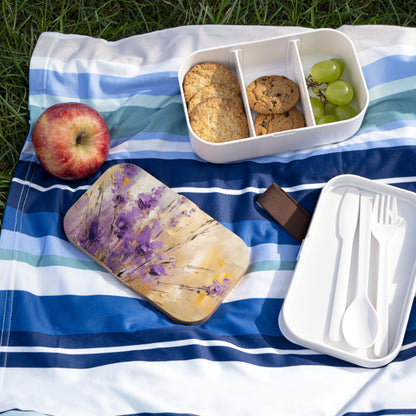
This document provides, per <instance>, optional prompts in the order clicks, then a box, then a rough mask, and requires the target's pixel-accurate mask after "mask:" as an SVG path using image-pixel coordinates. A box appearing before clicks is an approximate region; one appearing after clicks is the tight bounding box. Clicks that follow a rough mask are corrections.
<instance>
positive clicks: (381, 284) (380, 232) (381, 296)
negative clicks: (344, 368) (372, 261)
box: [371, 194, 397, 357]
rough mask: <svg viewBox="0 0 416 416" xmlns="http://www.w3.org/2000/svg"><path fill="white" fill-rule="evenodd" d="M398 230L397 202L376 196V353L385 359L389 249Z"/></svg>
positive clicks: (383, 196) (390, 198) (373, 225)
mask: <svg viewBox="0 0 416 416" xmlns="http://www.w3.org/2000/svg"><path fill="white" fill-rule="evenodd" d="M396 230H397V201H396V198H394V197H392V196H390V195H384V194H381V195H376V197H375V200H374V205H373V213H372V220H371V232H372V234H373V236H374V238H375V239H376V240H377V242H378V246H379V250H378V278H377V299H376V311H377V314H378V320H379V331H378V333H377V337H376V340H375V342H374V353H375V355H376V356H378V357H384V356H385V355H387V353H388V349H389V345H388V344H389V336H388V332H389V305H388V286H389V285H388V274H387V272H388V249H389V245H390V243H391V241H392V240H393V237H394V235H395V233H396Z"/></svg>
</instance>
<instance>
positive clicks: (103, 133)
mask: <svg viewBox="0 0 416 416" xmlns="http://www.w3.org/2000/svg"><path fill="white" fill-rule="evenodd" d="M32 142H33V148H34V149H35V153H36V156H37V157H38V159H39V162H40V164H41V165H42V166H43V167H44V169H45V170H46V171H47V172H49V173H50V174H52V175H54V176H56V177H58V178H60V179H68V180H80V179H85V178H87V177H88V176H91V175H93V174H94V173H95V172H97V170H98V169H99V168H100V167H101V165H102V164H103V163H104V160H105V159H106V157H107V155H108V152H109V150H110V132H109V130H108V126H107V123H106V122H105V120H104V118H103V117H102V115H101V114H100V113H99V112H98V111H96V110H94V109H93V108H92V107H90V106H88V105H86V104H81V103H60V104H55V105H53V106H51V107H49V108H48V109H46V110H45V111H44V112H43V113H42V114H41V115H40V117H39V118H38V120H37V121H36V124H35V126H34V127H33V131H32Z"/></svg>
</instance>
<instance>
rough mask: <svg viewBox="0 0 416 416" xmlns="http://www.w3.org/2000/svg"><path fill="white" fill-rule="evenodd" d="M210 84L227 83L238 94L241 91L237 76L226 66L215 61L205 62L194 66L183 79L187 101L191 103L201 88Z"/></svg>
mask: <svg viewBox="0 0 416 416" xmlns="http://www.w3.org/2000/svg"><path fill="white" fill-rule="evenodd" d="M210 84H221V85H226V86H227V87H228V88H231V89H232V90H233V91H234V92H235V93H236V94H239V93H240V86H239V85H238V82H237V79H236V77H235V76H234V74H233V73H232V72H231V71H230V70H229V69H228V68H227V67H226V66H224V65H221V64H217V63H213V62H203V63H201V64H197V65H195V66H193V67H192V68H191V69H190V70H189V71H188V72H187V73H186V75H185V77H184V79H183V92H184V95H185V101H186V102H187V103H189V101H190V100H191V98H192V97H193V96H194V95H195V94H196V93H197V92H198V91H199V90H201V89H202V88H204V87H206V86H207V85H210Z"/></svg>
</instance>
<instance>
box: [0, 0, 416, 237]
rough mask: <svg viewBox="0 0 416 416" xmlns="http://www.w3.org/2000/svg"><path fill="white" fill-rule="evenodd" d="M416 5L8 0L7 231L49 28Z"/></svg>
mask: <svg viewBox="0 0 416 416" xmlns="http://www.w3.org/2000/svg"><path fill="white" fill-rule="evenodd" d="M414 12H415V7H414V6H413V3H412V1H409V0H404V1H393V0H384V1H379V0H355V1H351V0H343V1H332V0H326V1H304V0H292V1H271V0H251V1H242V0H172V1H168V0H159V1H157V0H145V1H137V2H136V1H132V0H120V1H99V0H78V1H74V0H68V1H64V0H55V1H54V0H50V1H49V0H42V1H37V0H2V6H1V17H0V19H1V20H0V21H2V22H3V23H2V24H1V25H0V42H1V47H0V54H1V55H0V71H1V73H0V74H1V82H0V230H1V221H2V218H3V212H4V207H5V204H6V199H7V195H8V191H9V187H10V182H11V179H12V177H13V172H14V170H15V168H16V164H17V161H18V158H19V154H20V151H21V149H22V145H23V143H24V140H25V138H26V135H27V131H28V71H29V61H30V57H31V55H32V51H33V48H34V46H35V45H36V41H37V39H38V37H39V35H40V34H41V33H42V32H44V31H57V32H62V33H77V34H81V35H89V36H94V37H101V38H104V39H107V40H110V41H114V40H118V39H121V38H124V37H127V36H132V35H137V34H141V33H148V32H151V31H156V30H162V29H166V28H172V27H177V26H183V25H203V24H226V25H235V24H238V25H274V26H282V25H288V26H304V27H311V28H319V27H331V28H337V27H339V26H341V25H343V24H348V25H360V24H385V25H400V26H414V25H415V23H414V20H413V15H414Z"/></svg>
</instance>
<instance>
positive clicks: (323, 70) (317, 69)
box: [311, 60, 341, 82]
mask: <svg viewBox="0 0 416 416" xmlns="http://www.w3.org/2000/svg"><path fill="white" fill-rule="evenodd" d="M340 75H341V68H340V67H339V64H338V63H337V62H335V61H331V60H328V61H321V62H317V63H316V64H315V65H314V66H313V67H312V68H311V77H312V78H313V80H314V81H316V82H332V81H336V80H337V79H338V78H339V77H340Z"/></svg>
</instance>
